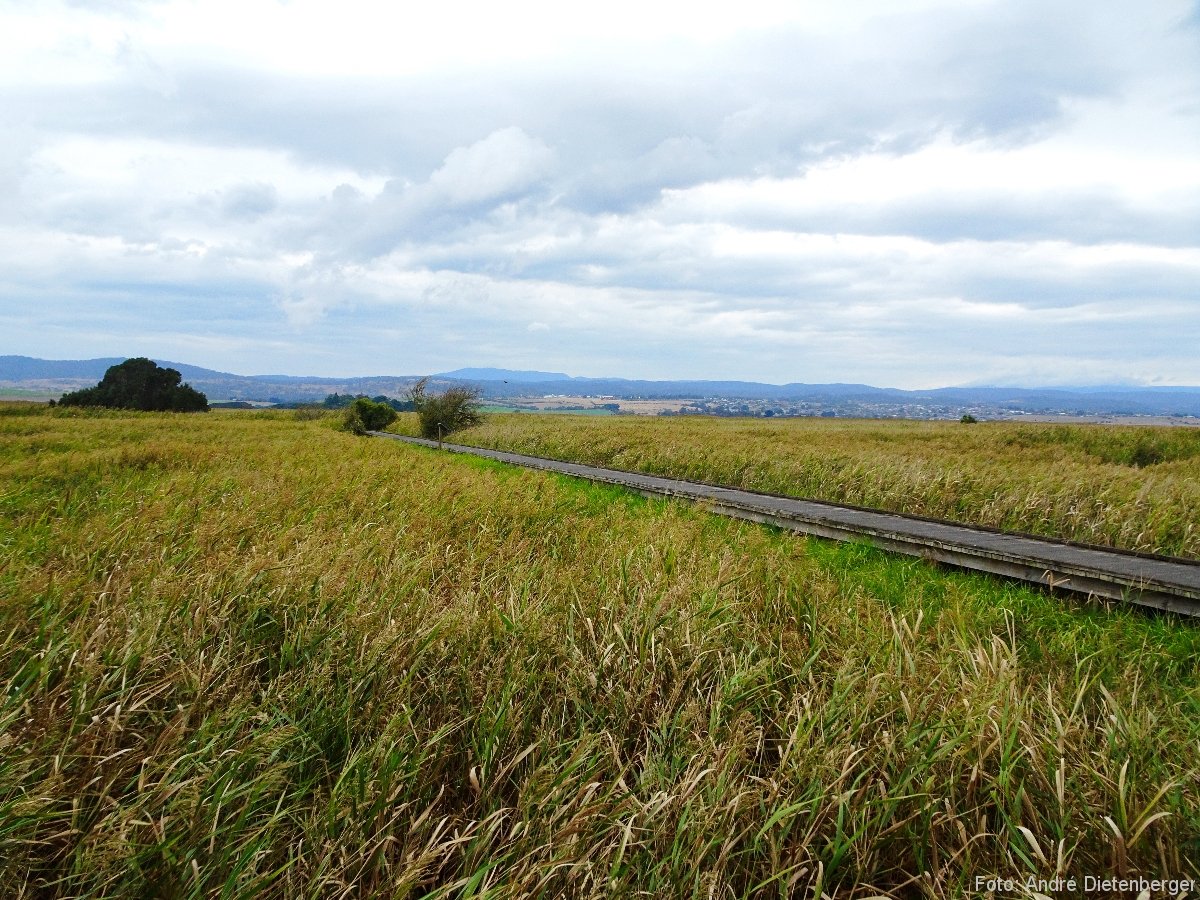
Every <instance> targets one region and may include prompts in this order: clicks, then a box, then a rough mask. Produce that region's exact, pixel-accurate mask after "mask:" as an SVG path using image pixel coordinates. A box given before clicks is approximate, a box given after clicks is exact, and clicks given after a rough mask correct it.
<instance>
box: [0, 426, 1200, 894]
mask: <svg viewBox="0 0 1200 900" xmlns="http://www.w3.org/2000/svg"><path fill="white" fill-rule="evenodd" d="M306 415H307V413H306ZM334 421H335V419H333V418H319V419H302V418H300V416H299V415H292V414H285V413H283V412H279V411H274V412H258V411H255V412H242V411H226V412H222V413H221V414H210V415H190V416H184V415H170V414H161V415H153V414H117V413H90V414H85V413H81V412H78V411H71V410H55V411H50V410H46V409H44V408H42V409H31V408H28V407H20V406H18V405H15V404H14V405H8V406H4V405H0V545H2V548H3V554H2V555H0V679H2V684H0V689H2V693H0V885H3V886H4V888H5V890H4V892H3V893H4V895H5V896H6V897H16V898H25V897H28V898H33V897H37V898H43V897H60V896H61V897H66V896H71V897H80V896H82V897H100V896H105V897H145V896H169V897H237V898H242V897H245V898H257V897H268V898H275V897H279V898H282V897H314V898H315V897H339V896H380V897H389V898H392V897H396V898H404V897H414V898H415V897H441V898H450V897H454V898H460V897H489V898H501V897H514V898H515V897H535V896H541V897H548V898H549V897H580V898H584V897H637V896H646V897H696V898H709V897H717V898H725V897H754V898H768V897H770V898H780V897H788V896H808V895H812V896H818V897H819V896H822V895H823V894H827V895H829V896H839V897H841V896H856V897H867V896H872V895H881V894H882V895H885V896H894V897H913V896H927V897H948V896H961V895H963V894H971V893H974V891H973V886H974V878H975V877H976V876H992V875H998V876H1002V877H1013V878H1024V877H1026V876H1027V875H1029V874H1038V875H1040V876H1042V877H1050V876H1052V875H1053V874H1054V873H1055V871H1056V870H1057V871H1059V872H1061V873H1064V874H1068V875H1075V876H1077V877H1082V876H1083V875H1085V874H1087V875H1097V876H1103V875H1115V874H1120V875H1125V876H1136V875H1145V876H1148V877H1149V876H1168V877H1189V876H1190V877H1193V878H1197V877H1200V868H1197V860H1200V779H1198V778H1197V768H1198V764H1197V758H1196V748H1197V747H1198V746H1200V687H1198V677H1197V676H1198V675H1200V662H1198V661H1200V627H1197V625H1196V624H1195V623H1192V622H1187V621H1178V620H1176V619H1173V618H1171V617H1167V616H1151V615H1146V614H1143V613H1139V612H1136V611H1131V610H1127V609H1115V610H1111V611H1109V610H1103V609H1100V608H1097V607H1093V606H1089V605H1087V604H1083V603H1078V602H1072V601H1065V600H1063V599H1061V598H1053V597H1050V596H1048V595H1047V594H1045V593H1044V592H1040V591H1037V590H1033V589H1027V588H1025V587H1021V586H1016V585H1013V584H1010V583H1006V582H1003V581H1000V580H996V579H991V578H987V577H983V576H975V575H970V574H966V573H957V572H948V571H945V570H942V569H938V568H936V567H933V566H930V565H927V564H925V563H923V562H921V561H920V560H913V559H901V558H895V557H891V556H888V555H886V554H883V553H880V552H877V551H874V550H872V549H870V548H868V547H865V546H862V545H856V544H832V543H827V542H822V541H819V540H815V539H804V538H798V537H796V536H794V535H792V534H790V533H783V532H779V531H776V530H773V529H770V528H763V527H759V526H754V525H750V524H748V523H744V522H737V521H732V520H728V519H723V518H720V517H717V516H713V515H708V514H705V513H704V512H702V511H701V510H699V509H697V508H694V507H691V506H687V505H683V504H677V503H672V502H669V501H651V500H646V499H644V498H641V497H639V496H637V495H634V494H631V493H629V492H626V491H622V490H620V489H616V488H610V487H605V486H595V485H588V484H583V483H579V482H576V481H573V480H570V479H566V478H561V477H557V476H552V475H548V474H545V473H539V472H532V471H528V470H524V469H519V468H515V467H505V466H500V465H496V464H492V463H488V462H485V461H481V460H473V459H466V458H463V457H459V456H452V455H450V454H439V453H438V452H437V451H431V450H425V449H423V448H418V447H412V446H407V445H397V444H396V443H395V442H392V441H380V440H371V439H366V438H353V437H351V436H349V435H347V434H345V433H342V432H339V431H335V430H334V429H333V428H332V427H331V425H332V424H333V422H334ZM644 421H646V422H647V424H648V425H650V426H651V427H650V428H649V429H647V430H636V429H635V430H629V429H628V428H627V425H626V423H625V421H624V420H621V419H609V420H582V419H581V420H572V419H569V418H564V417H555V418H554V419H548V418H545V419H544V418H541V417H534V416H513V417H505V418H504V419H499V418H498V419H497V420H495V421H494V422H493V423H492V424H491V425H489V426H487V428H486V429H485V430H481V431H480V432H479V433H478V435H477V436H479V437H488V438H489V439H492V440H500V439H507V440H516V439H517V438H518V437H520V438H521V439H522V440H526V441H531V440H533V439H534V438H535V437H536V438H537V439H538V440H540V441H541V442H542V443H543V445H545V446H544V449H549V447H550V445H549V440H550V436H551V431H550V430H546V431H544V432H543V431H538V432H536V434H535V433H534V432H529V431H526V432H521V431H520V430H519V427H522V426H525V425H526V423H542V422H546V423H550V424H551V425H553V426H554V427H557V428H561V429H563V431H562V432H561V434H562V435H563V437H562V440H563V441H564V444H563V446H580V445H581V444H582V441H583V440H584V439H585V438H586V436H587V435H589V434H590V435H591V439H592V440H596V441H601V442H606V443H604V444H603V446H604V447H605V448H606V449H605V450H604V452H605V453H606V454H608V456H609V457H610V458H609V459H607V460H606V461H607V462H610V463H612V462H624V463H628V462H634V461H637V460H640V459H643V458H647V459H671V458H672V457H671V455H670V453H664V452H663V448H664V447H668V448H671V450H672V452H673V453H675V454H678V455H680V456H681V457H682V456H686V455H687V454H692V455H695V453H696V450H695V449H694V447H695V444H694V442H692V443H689V442H690V441H694V438H695V435H696V434H699V433H707V434H709V435H713V436H716V437H719V438H720V441H718V442H715V445H714V447H713V450H712V455H711V457H696V458H695V459H694V461H693V465H695V466H696V467H697V469H696V471H698V472H712V471H717V469H716V468H715V467H716V466H718V465H727V464H728V461H729V459H731V458H736V457H733V456H730V454H733V453H735V451H736V452H742V453H748V450H747V448H748V447H749V446H750V443H749V442H750V441H751V439H752V436H751V435H750V434H749V433H748V432H747V431H746V426H744V425H741V426H739V425H738V423H730V424H726V423H719V424H706V423H701V424H698V425H695V426H693V425H692V424H691V423H678V422H673V423H663V424H662V425H661V426H659V425H658V423H656V422H654V421H653V420H644ZM592 424H595V425H596V426H603V428H602V429H601V430H599V431H596V432H591V431H589V430H588V428H589V427H591V425H592ZM668 424H669V425H670V426H671V427H670V428H668V427H667V425H668ZM693 427H694V428H698V429H701V430H700V431H698V432H691V431H688V430H687V429H688V428H693ZM609 428H612V429H615V431H614V432H613V433H607V432H605V431H604V430H603V429H609ZM846 428H847V431H845V432H843V433H841V436H840V437H837V432H830V433H828V434H826V435H825V436H824V437H823V438H822V437H821V435H820V433H819V432H817V431H814V432H812V433H811V435H808V433H807V432H797V431H792V430H790V429H789V428H783V429H778V428H775V430H776V431H778V435H777V436H776V437H774V438H770V439H769V440H770V442H769V443H768V444H767V445H768V446H776V447H780V446H791V445H795V444H796V443H797V442H798V441H799V438H800V436H801V435H808V437H809V438H810V439H811V440H813V441H818V440H822V439H823V440H827V441H834V440H835V438H836V440H837V441H838V442H840V444H841V445H844V446H845V447H846V448H847V449H846V450H845V451H843V452H844V453H846V454H850V453H851V448H854V447H857V446H860V445H862V444H863V443H864V440H865V438H864V437H862V435H861V434H857V436H856V432H855V428H859V429H865V428H866V426H865V425H861V424H860V425H858V426H851V425H848V426H846ZM673 429H674V430H673ZM705 429H707V430H705ZM989 432H990V429H988V430H985V429H979V430H978V431H971V432H970V433H967V431H966V430H965V429H964V431H963V432H962V436H961V437H960V436H959V434H960V433H959V432H957V431H954V430H949V431H947V432H945V434H943V435H942V436H941V437H938V436H937V435H938V432H936V431H935V432H927V431H924V430H922V429H921V428H915V429H913V430H905V429H903V428H900V429H899V430H889V429H884V430H883V431H881V432H880V433H879V436H878V437H877V438H875V439H874V441H873V443H874V446H875V447H876V448H877V451H876V452H877V453H882V450H883V448H886V447H887V446H888V441H887V440H886V439H885V438H884V437H883V435H885V434H892V435H894V436H895V438H896V442H897V443H901V444H903V443H905V442H908V443H909V444H910V445H911V444H912V443H913V440H914V438H915V439H920V438H922V436H924V439H925V441H926V444H927V445H928V446H941V445H943V444H944V445H946V449H945V450H944V455H943V457H940V458H948V457H949V456H952V455H953V452H954V451H953V449H952V448H953V447H956V446H957V447H958V448H959V449H960V451H961V450H962V448H963V447H971V446H976V447H982V446H992V445H991V444H989V443H988V441H991V440H992V439H993V438H989V437H986V435H987V434H988V433H989ZM1019 434H1021V433H1018V436H1019ZM522 435H524V436H523V437H522ZM685 438H686V439H687V440H685ZM764 440H766V438H764ZM1022 440H1028V441H1029V442H1030V446H1031V447H1037V448H1041V449H1040V450H1038V451H1037V452H1043V453H1046V454H1048V455H1049V456H1051V457H1053V454H1061V455H1062V458H1063V459H1065V460H1071V459H1075V458H1076V457H1077V455H1078V453H1079V452H1081V451H1079V450H1077V449H1076V448H1075V447H1074V445H1072V444H1066V443H1053V442H1052V443H1050V444H1048V445H1044V444H1038V443H1037V442H1036V441H1035V440H1034V438H1033V437H1032V436H1027V437H1026V438H1022ZM1056 440H1058V439H1056ZM672 441H674V443H672ZM963 442H965V443H963ZM971 442H981V443H979V444H972V443H971ZM916 443H917V445H918V446H922V444H921V442H920V440H917V442H916ZM618 444H620V445H621V446H622V447H623V449H622V450H621V451H620V452H618V451H617V450H616V446H617V445H618ZM556 446H557V445H556ZM1014 446H1017V445H1016V444H1014ZM1106 446H1107V445H1106ZM731 448H732V449H731ZM1047 448H1049V449H1047ZM1056 448H1062V449H1056ZM825 452H826V453H828V452H830V451H825ZM863 452H864V453H866V452H867V451H866V450H864V451H863ZM964 452H965V451H964ZM1032 452H1033V451H1031V453H1032ZM1170 452H1175V451H1170ZM909 453H910V454H912V456H913V458H915V459H918V460H919V459H921V458H922V454H921V453H916V452H915V451H912V450H910V451H909ZM654 454H661V455H654ZM818 455H820V454H818ZM926 455H928V453H926ZM688 458H691V457H688ZM864 458H865V457H864ZM884 458H886V455H885V456H884ZM1018 458H1024V459H1026V462H1027V464H1029V465H1032V462H1031V460H1032V459H1033V457H1032V456H1029V457H1020V456H1019V455H1018ZM1054 458H1057V457H1054ZM789 459H792V458H791V457H789ZM1185 462H1187V460H1186V459H1184V460H1181V461H1180V463H1179V464H1180V465H1182V464H1183V463H1185ZM789 464H793V463H789ZM1005 464H1006V465H1008V466H1010V467H1011V466H1012V465H1013V463H1011V462H1009V463H1003V461H999V462H997V465H1005ZM1189 464H1190V463H1189ZM892 465H895V466H897V469H896V471H902V470H903V469H902V467H899V464H898V463H893V464H892ZM912 465H913V471H923V469H922V465H924V464H918V463H917V462H914V463H913V464H912ZM1080 465H1083V463H1080ZM1106 465H1107V464H1106ZM1112 465H1119V464H1112ZM1160 465H1173V464H1172V463H1165V464H1160ZM705 466H709V467H710V468H705ZM1154 468H1155V467H1148V468H1147V469H1143V470H1130V471H1131V473H1132V474H1133V475H1134V476H1138V477H1142V478H1143V479H1145V476H1146V474H1147V473H1150V472H1153V471H1154ZM721 471H724V470H721ZM753 471H754V469H753V467H752V466H751V467H748V468H747V470H746V472H747V473H748V474H752V473H753ZM766 471H771V470H770V469H767V470H766ZM1088 471H1090V470H1088ZM1106 471H1107V470H1106ZM1185 471H1186V470H1185ZM954 477H960V476H954ZM1174 477H1176V478H1179V479H1181V480H1185V479H1183V476H1182V475H1176V476H1174ZM1056 483H1057V482H1056ZM1194 508H1195V507H1193V509H1194Z"/></svg>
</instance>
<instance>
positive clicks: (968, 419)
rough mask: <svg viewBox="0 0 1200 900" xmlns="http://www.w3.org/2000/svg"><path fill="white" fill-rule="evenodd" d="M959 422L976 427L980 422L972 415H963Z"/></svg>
mask: <svg viewBox="0 0 1200 900" xmlns="http://www.w3.org/2000/svg"><path fill="white" fill-rule="evenodd" d="M958 421H960V422H962V423H963V424H964V425H974V424H975V423H976V422H978V421H979V420H978V419H977V418H975V417H974V416H973V415H971V414H970V413H963V417H962V418H961V419H959V420H958Z"/></svg>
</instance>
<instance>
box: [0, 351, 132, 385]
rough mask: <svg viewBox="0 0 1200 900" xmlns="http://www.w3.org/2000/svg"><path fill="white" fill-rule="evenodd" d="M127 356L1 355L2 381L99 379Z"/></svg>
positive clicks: (0, 379)
mask: <svg viewBox="0 0 1200 900" xmlns="http://www.w3.org/2000/svg"><path fill="white" fill-rule="evenodd" d="M125 359H126V357H124V356H116V357H112V358H111V359H37V358H35V357H33V356H0V381H33V380H35V379H39V380H40V379H43V378H88V379H91V380H92V381H99V380H100V379H101V378H103V377H104V373H105V372H107V371H108V369H109V367H110V366H115V365H117V364H119V363H123V362H125Z"/></svg>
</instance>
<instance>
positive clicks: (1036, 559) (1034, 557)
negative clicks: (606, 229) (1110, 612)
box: [371, 431, 1200, 616]
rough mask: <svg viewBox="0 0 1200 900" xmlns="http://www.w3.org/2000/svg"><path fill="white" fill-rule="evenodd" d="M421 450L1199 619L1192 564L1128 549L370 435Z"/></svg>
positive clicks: (1196, 566) (1198, 580) (1198, 567)
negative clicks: (612, 487) (617, 488)
mask: <svg viewBox="0 0 1200 900" xmlns="http://www.w3.org/2000/svg"><path fill="white" fill-rule="evenodd" d="M371 434H373V435H375V436H376V437H385V438H392V439H395V440H400V441H405V442H407V443H411V444H419V445H421V446H424V447H433V448H437V447H439V446H441V447H443V448H444V449H446V450H449V451H451V452H453V453H466V454H470V455H473V456H481V457H484V458H486V459H493V460H497V461H499V462H505V463H511V464H514V465H519V466H525V467H527V468H533V469H543V470H546V471H551V472H558V473H560V474H563V475H571V476H573V477H576V478H584V479H587V480H589V481H598V482H603V483H606V484H616V485H621V486H622V487H627V488H631V489H632V490H635V491H638V492H639V493H641V494H644V495H646V496H651V497H678V498H681V499H686V500H690V501H693V502H695V503H698V504H700V505H701V506H702V507H704V508H705V509H709V510H711V511H712V512H715V513H719V514H721V515H727V516H734V517H736V518H740V519H747V520H750V521H754V522H761V523H764V524H769V525H775V526H779V527H782V528H788V529H790V530H792V531H798V532H802V533H804V534H813V535H818V536H820V537H825V538H832V539H834V540H866V541H868V542H870V543H871V544H874V545H875V546H878V547H882V548H884V549H887V550H892V551H895V552H898V553H904V554H907V555H910V556H920V557H923V558H925V559H932V560H937V561H938V562H942V563H947V564H949V565H953V566H958V567H961V568H965V569H974V570H977V571H982V572H990V573H993V574H996V575H1003V576H1006V577H1010V578H1018V579H1021V580H1023V581H1029V582H1033V583H1035V584H1039V585H1042V586H1043V587H1048V588H1050V589H1051V590H1067V591H1073V592H1076V593H1081V594H1088V595H1093V596H1099V597H1104V598H1107V599H1110V600H1119V601H1124V602H1130V603H1137V604H1140V605H1143V606H1150V607H1154V608H1156V609H1162V610H1168V611H1170V612H1174V613H1180V614H1183V615H1189V616H1197V615H1200V562H1197V561H1194V560H1189V559H1179V558H1175V557H1166V556H1155V555H1153V554H1145V553H1132V552H1129V551H1124V550H1114V549H1110V548H1106V547H1095V546H1091V545H1086V544H1077V543H1073V542H1070V541H1059V540H1053V539H1049V538H1042V537H1035V536H1032V535H1026V534H1013V533H1010V532H1002V531H995V530H991V529H987V528H979V527H975V526H969V525H960V524H957V523H954V522H946V521H941V520H935V519H925V518H920V517H917V516H906V515H901V514H899V513H890V512H883V511H881V510H872V509H862V508H859V507H853V506H843V505H840V504H836V503H826V502H823V501H818V500H804V499H801V498H797V497H784V496H780V495H777V494H761V493H757V492H754V491H744V490H739V489H736V488H727V487H718V486H714V485H708V484H700V483H697V482H692V481H680V480H678V479H674V478H663V477H660V476H657V475H644V474H641V473H639V472H623V471H621V470H619V469H604V468H599V467H597V466H585V465H582V464H580V463H571V462H563V461H561V460H554V459H543V458H541V457H537V456H525V455H522V454H519V453H508V452H506V451H503V450H488V449H485V448H482V447H467V446H464V445H461V444H442V445H439V444H438V442H437V441H427V440H423V439H421V438H411V437H405V436H403V435H397V434H390V433H387V432H381V431H377V432H371Z"/></svg>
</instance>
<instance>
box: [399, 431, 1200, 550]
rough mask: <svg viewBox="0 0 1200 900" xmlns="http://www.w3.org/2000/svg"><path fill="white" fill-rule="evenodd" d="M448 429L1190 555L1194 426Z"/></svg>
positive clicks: (479, 439) (635, 466)
mask: <svg viewBox="0 0 1200 900" xmlns="http://www.w3.org/2000/svg"><path fill="white" fill-rule="evenodd" d="M409 427H410V426H409V424H407V423H406V422H404V421H402V422H400V423H399V424H398V425H397V426H396V428H397V430H401V431H403V430H405V429H406V428H409ZM455 440H459V441H461V442H465V443H472V444H475V445H478V446H484V447H493V448H498V449H503V450H512V451H515V452H518V453H529V454H532V455H535V456H546V457H551V458H554V459H567V460H571V461H574V462H582V463H588V464H591V465H598V466H608V467H612V468H618V469H627V470H632V471H640V472H647V473H650V474H654V475H668V476H673V477H676V478H684V479H691V480H699V481H708V482H712V483H718V484H724V485H731V486H734V487H743V488H748V489H750V490H757V491H766V492H769V493H779V494H787V495H791V496H798V497H809V498H814V499H821V500H830V501H833V502H841V503H850V504H854V505H858V506H866V507H872V508H878V509H887V510H892V511H895V512H903V513H910V514H914V515H922V516H931V517H934V518H945V519H951V520H956V521H961V522H967V523H971V524H977V525H984V526H988V527H993V528H1001V529H1005V530H1013V531H1023V532H1029V533H1033V534H1044V535H1048V536H1053V537H1062V538H1068V539H1071V540H1077V541H1083V542H1085V543H1091V544H1100V545H1105V546H1113V547H1121V548H1124V549H1129V550H1138V551H1144V552H1151V553H1163V554H1167V555H1174V556H1185V557H1190V558H1193V559H1196V558H1200V521H1198V516H1197V510H1200V429H1197V428H1151V427H1116V426H1100V425H1094V426H1093V425H1070V426H1064V425H1034V424H1028V423H1009V422H989V423H981V424H978V425H961V424H959V423H957V422H918V421H896V420H884V421H881V420H857V421H856V420H842V419H832V420H831V419H787V420H778V419H772V420H763V419H717V418H709V417H701V416H694V417H693V416H688V417H670V418H655V417H633V416H622V417H618V418H614V419H611V420H604V421H596V420H594V419H588V418H583V417H558V418H555V419H554V420H548V419H544V418H539V417H536V416H505V415H497V416H492V417H489V419H488V421H487V422H486V423H485V424H484V425H483V426H482V427H480V428H475V429H471V430H470V431H467V432H463V433H461V434H460V435H459V436H457V437H456V438H455Z"/></svg>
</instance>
